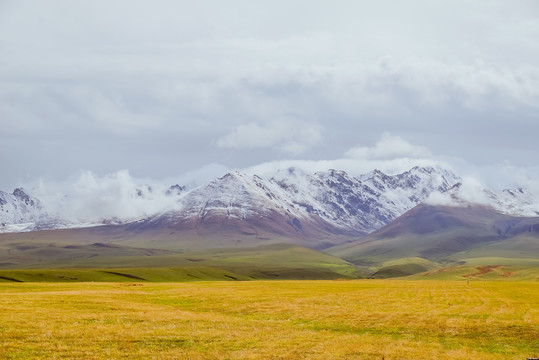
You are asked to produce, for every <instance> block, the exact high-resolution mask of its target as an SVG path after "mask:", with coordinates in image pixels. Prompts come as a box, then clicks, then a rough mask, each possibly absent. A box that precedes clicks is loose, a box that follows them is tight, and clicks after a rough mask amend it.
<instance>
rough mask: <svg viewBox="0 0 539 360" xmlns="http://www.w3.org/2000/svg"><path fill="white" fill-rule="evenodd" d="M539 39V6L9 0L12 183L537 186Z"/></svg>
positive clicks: (2, 64)
mask: <svg viewBox="0 0 539 360" xmlns="http://www.w3.org/2000/svg"><path fill="white" fill-rule="evenodd" d="M537 39H539V2H537V1H533V0H530V1H524V0H515V1H499V0H488V1H487V0H485V1H481V0H478V1H463V0H417V1H406V2H404V1H389V0H380V1H362V0H353V1H352V0H350V1H346V0H337V1H331V2H330V1H316V0H308V1H304V0H295V1H281V0H272V1H265V0H261V1H246V0H243V1H239V0H230V1H227V2H222V1H216V0H199V1H166V0H153V1H137V0H129V1H123V0H116V1H103V0H94V1H73V0H63V1H61V0H48V1H39V0H0V190H4V191H11V190H12V189H13V188H14V187H16V186H21V185H24V184H34V185H35V184H39V186H45V185H43V184H55V185H56V186H58V184H65V183H66V182H68V183H70V184H71V185H72V186H76V184H77V182H80V181H82V180H81V179H83V180H84V179H86V180H88V179H90V180H91V181H90V183H91V184H93V183H92V181H93V182H96V181H97V182H99V181H102V182H105V183H106V182H107V181H110V180H111V179H124V178H125V177H126V176H127V177H128V178H133V179H165V180H163V181H166V182H170V183H175V182H182V181H183V182H196V181H203V180H205V179H209V178H211V177H215V176H219V175H222V174H224V173H225V172H226V171H229V170H232V169H239V170H245V171H252V172H254V171H260V172H268V171H270V170H272V169H277V168H280V167H284V166H290V165H294V164H299V165H301V166H304V167H305V168H307V169H313V170H319V169H323V168H337V167H340V168H342V169H343V170H348V171H351V172H352V173H354V172H356V173H361V172H363V171H365V172H367V171H368V170H369V168H371V167H378V168H380V169H382V170H385V171H388V172H397V171H401V170H402V171H404V170H406V167H409V166H413V165H414V164H429V163H438V164H445V165H448V166H450V167H452V168H454V169H456V171H457V172H462V173H469V174H471V175H474V176H478V177H480V178H481V181H483V182H485V183H488V184H492V185H495V186H505V185H511V184H512V183H516V182H518V181H522V180H523V179H525V180H526V181H535V179H539V177H537V175H538V174H539V162H538V160H537V154H539V141H537V136H538V135H537V134H539V41H537ZM530 179H531V180H530ZM141 181H142V180H141ZM73 184H75V185H73ZM27 186H32V185H27Z"/></svg>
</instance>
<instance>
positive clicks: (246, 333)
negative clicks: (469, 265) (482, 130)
mask: <svg viewBox="0 0 539 360" xmlns="http://www.w3.org/2000/svg"><path fill="white" fill-rule="evenodd" d="M132 285H137V284H125V283H121V284H120V283H118V284H117V283H45V284H43V283H40V284H36V283H35V284H28V283H22V284H9V283H3V284H0V359H386V360H387V359H515V360H516V359H519V360H522V359H526V357H532V356H539V285H538V284H537V283H533V282H510V283H505V282H500V281H498V282H486V281H485V282H482V281H481V282H474V281H470V282H469V284H467V283H466V282H462V281H460V282H451V281H402V280H357V281H253V282H199V283H174V284H163V283H144V284H138V285H137V286H132Z"/></svg>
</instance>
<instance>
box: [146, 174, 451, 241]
mask: <svg viewBox="0 0 539 360" xmlns="http://www.w3.org/2000/svg"><path fill="white" fill-rule="evenodd" d="M456 178H457V177H456V176H455V175H453V174H452V173H450V172H446V171H439V170H437V169H434V168H427V169H424V168H414V169H412V170H410V171H408V172H405V173H402V174H397V175H387V174H384V173H382V172H381V171H378V170H376V171H374V172H372V173H371V174H369V175H365V176H363V177H361V178H356V177H353V176H350V175H349V174H348V173H346V172H345V171H341V170H334V169H331V170H328V171H323V172H317V173H314V174H307V173H305V172H303V171H301V170H298V169H295V168H289V169H286V170H283V171H278V172H277V173H276V174H275V175H274V176H273V177H271V178H269V179H263V178H261V177H259V176H257V175H246V174H242V173H239V172H233V173H228V174H226V175H224V176H223V177H221V178H218V179H215V180H214V181H212V182H211V183H209V184H208V185H206V186H202V187H199V188H196V189H193V190H192V191H190V192H187V193H186V194H184V196H183V197H182V198H181V200H180V202H179V206H178V209H177V210H174V211H169V212H167V213H164V214H162V215H159V216H157V217H156V218H155V219H159V220H156V221H158V222H163V221H165V222H167V223H169V224H173V223H184V224H185V223H190V224H191V225H192V226H194V227H196V226H201V224H202V223H206V224H208V223H215V222H223V221H231V220H233V219H235V220H244V221H255V220H256V221H259V222H260V221H261V220H262V219H266V220H268V219H272V221H274V222H276V221H277V220H276V219H277V218H278V219H279V222H280V223H284V224H288V225H285V227H287V226H290V227H292V228H294V230H295V231H298V232H302V231H304V232H307V229H308V228H309V226H312V227H319V228H322V229H324V231H325V232H328V233H332V234H347V235H349V236H361V235H364V234H366V233H369V232H371V231H374V230H376V229H378V228H380V227H382V226H384V225H386V224H387V223H388V222H390V221H392V220H394V219H395V218H397V217H398V216H400V215H402V214H403V213H404V212H406V211H407V210H409V209H411V208H412V207H414V206H415V205H417V204H418V203H419V202H421V201H423V200H425V199H426V198H427V197H428V196H429V195H430V194H431V193H432V192H433V191H445V190H447V189H449V188H450V187H451V186H452V185H453V184H454V182H452V181H453V180H454V179H456ZM309 224H310V225H309ZM288 230H290V229H287V230H286V231H288Z"/></svg>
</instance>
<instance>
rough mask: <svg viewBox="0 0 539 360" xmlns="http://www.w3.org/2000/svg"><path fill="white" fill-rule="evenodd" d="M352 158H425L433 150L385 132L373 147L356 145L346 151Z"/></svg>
mask: <svg viewBox="0 0 539 360" xmlns="http://www.w3.org/2000/svg"><path fill="white" fill-rule="evenodd" d="M345 156H346V157H347V158H352V159H365V160H369V159H372V160H376V159H396V158H413V159H422V158H423V159H425V158H430V157H432V154H431V152H430V151H429V150H428V149H427V148H426V147H423V146H417V145H412V144H410V143H409V142H407V141H406V140H404V139H403V138H401V137H400V136H396V135H391V134H390V133H387V132H386V133H384V134H383V135H382V138H381V139H380V140H379V141H377V142H376V144H375V145H374V146H372V147H364V146H356V147H353V148H351V149H350V150H348V151H347V152H346V153H345Z"/></svg>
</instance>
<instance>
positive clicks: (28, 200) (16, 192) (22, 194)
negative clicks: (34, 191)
mask: <svg viewBox="0 0 539 360" xmlns="http://www.w3.org/2000/svg"><path fill="white" fill-rule="evenodd" d="M13 196H15V197H16V198H17V199H19V200H21V201H23V202H24V203H25V204H26V205H30V206H34V205H35V202H34V200H32V199H31V198H30V196H29V195H28V194H27V193H26V192H24V189H23V188H16V189H15V190H13Z"/></svg>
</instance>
